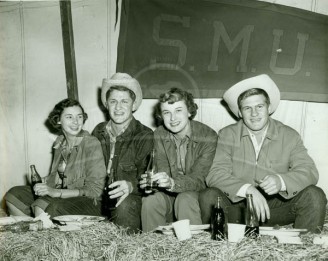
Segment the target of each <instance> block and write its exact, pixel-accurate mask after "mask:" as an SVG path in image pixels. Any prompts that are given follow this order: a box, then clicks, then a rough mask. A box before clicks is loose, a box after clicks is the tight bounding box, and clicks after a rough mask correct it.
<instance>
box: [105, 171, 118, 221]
mask: <svg viewBox="0 0 328 261" xmlns="http://www.w3.org/2000/svg"><path fill="white" fill-rule="evenodd" d="M113 172H114V170H113V169H112V170H111V173H109V174H108V175H107V177H106V181H105V187H104V192H103V196H102V209H103V215H105V216H107V217H108V219H110V218H111V217H112V211H113V210H114V209H115V205H116V203H117V198H110V197H109V196H110V195H109V194H108V192H109V191H112V190H113V189H115V188H109V187H108V186H109V185H110V184H112V183H113V182H114V173H113Z"/></svg>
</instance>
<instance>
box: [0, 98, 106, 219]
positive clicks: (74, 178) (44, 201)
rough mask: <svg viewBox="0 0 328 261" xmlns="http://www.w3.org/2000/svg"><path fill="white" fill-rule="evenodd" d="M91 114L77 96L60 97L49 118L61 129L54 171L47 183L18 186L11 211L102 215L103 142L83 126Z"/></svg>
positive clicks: (9, 202) (9, 196)
mask: <svg viewBox="0 0 328 261" xmlns="http://www.w3.org/2000/svg"><path fill="white" fill-rule="evenodd" d="M87 118H88V115H87V114H86V113H85V112H84V109H83V108H82V106H81V104H80V103H79V102H78V101H76V100H73V99H65V100H62V101H60V102H59V103H58V104H56V106H55V107H54V109H53V110H52V112H51V113H50V114H49V117H48V122H49V123H50V125H51V126H52V127H53V128H55V129H56V130H58V131H59V132H60V135H59V136H58V137H57V139H56V141H55V142H54V146H53V150H54V157H53V161H52V167H51V171H50V174H49V175H48V176H47V177H45V178H43V183H38V184H35V185H34V187H33V190H34V194H35V196H37V197H38V198H37V199H35V197H34V195H33V191H32V188H31V187H30V186H17V187H13V188H12V189H10V190H9V191H8V192H7V194H6V196H5V199H6V203H7V207H8V211H9V214H11V215H28V216H32V215H34V216H38V215H40V214H41V213H43V212H47V213H48V214H49V215H50V216H51V217H55V216H60V215H101V207H100V205H101V204H100V198H101V194H102V190H103V187H104V182H105V176H106V169H105V162H104V157H103V153H102V149H101V145H100V142H99V141H98V139H97V138H95V137H93V136H91V135H90V134H89V133H88V132H87V131H85V130H83V129H82V127H83V124H84V122H85V121H86V119H87Z"/></svg>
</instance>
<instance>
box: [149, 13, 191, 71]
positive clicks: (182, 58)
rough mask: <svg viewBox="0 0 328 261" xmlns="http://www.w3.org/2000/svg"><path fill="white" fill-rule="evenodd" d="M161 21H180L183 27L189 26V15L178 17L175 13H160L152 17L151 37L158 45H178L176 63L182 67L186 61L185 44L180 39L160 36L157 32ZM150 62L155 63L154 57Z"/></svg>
mask: <svg viewBox="0 0 328 261" xmlns="http://www.w3.org/2000/svg"><path fill="white" fill-rule="evenodd" d="M162 21H167V22H174V23H181V24H182V26H183V27H190V17H182V18H180V17H179V16H175V15H165V14H162V15H160V16H157V17H155V19H154V27H153V38H154V40H155V42H156V43H158V44H159V45H167V46H174V47H178V48H179V56H178V63H177V65H178V66H180V67H182V66H184V65H185V63H186V56H187V46H186V45H185V44H184V43H183V42H182V41H181V40H175V39H164V38H160V37H159V32H160V28H161V22H162ZM151 63H156V59H154V60H152V61H151Z"/></svg>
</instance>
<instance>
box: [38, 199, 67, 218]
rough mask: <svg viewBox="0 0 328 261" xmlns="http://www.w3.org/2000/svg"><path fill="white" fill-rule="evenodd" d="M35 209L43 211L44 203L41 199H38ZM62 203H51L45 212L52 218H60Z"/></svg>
mask: <svg viewBox="0 0 328 261" xmlns="http://www.w3.org/2000/svg"><path fill="white" fill-rule="evenodd" d="M39 200H40V204H39V202H38V201H39ZM33 205H35V207H39V208H41V209H42V207H41V205H42V202H41V199H37V200H36V201H35V202H34V204H33ZM59 210H60V203H59V202H56V201H53V202H51V203H49V205H48V206H47V207H46V209H45V210H44V211H45V212H46V213H48V214H49V215H50V216H51V217H56V216H59V215H61V213H60V211H59Z"/></svg>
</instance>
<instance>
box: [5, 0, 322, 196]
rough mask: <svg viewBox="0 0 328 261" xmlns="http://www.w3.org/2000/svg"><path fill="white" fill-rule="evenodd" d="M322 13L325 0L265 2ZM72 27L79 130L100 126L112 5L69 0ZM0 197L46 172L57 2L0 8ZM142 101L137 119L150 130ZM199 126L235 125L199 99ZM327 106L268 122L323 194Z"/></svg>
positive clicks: (301, 108) (59, 73) (55, 83)
mask: <svg viewBox="0 0 328 261" xmlns="http://www.w3.org/2000/svg"><path fill="white" fill-rule="evenodd" d="M267 2H275V3H280V4H285V5H291V6H295V7H298V8H303V9H306V10H312V11H316V12H320V13H323V14H328V1H326V0H302V1H301V0H280V1H272V0H271V1H267ZM72 13H73V26H74V41H75V54H76V63H77V77H78V85H79V97H80V101H81V103H82V104H83V106H84V108H85V109H86V111H87V112H88V114H89V119H88V121H87V122H86V125H85V129H87V130H89V131H91V130H92V129H93V127H94V126H95V125H96V124H97V123H98V122H100V121H102V120H104V115H103V112H102V111H101V110H100V109H99V106H98V103H99V98H98V89H99V87H100V85H101V81H102V78H105V77H108V76H110V75H112V74H113V73H114V72H115V68H116V66H115V65H116V57H117V53H116V47H117V40H118V31H119V24H118V25H117V29H116V31H115V30H114V21H115V20H114V19H115V1H106V0H84V1H73V3H72ZM0 37H1V38H0V39H1V40H0V138H1V139H0V169H1V171H0V198H2V197H3V195H4V194H5V192H6V191H7V190H8V189H9V188H11V187H12V186H15V185H22V184H24V182H25V175H26V173H27V172H28V170H29V169H28V167H29V165H30V164H32V163H34V164H36V166H37V168H38V170H39V172H40V173H41V175H43V176H45V175H46V174H47V173H48V170H49V167H50V163H51V145H52V142H53V140H54V138H55V136H54V135H52V134H49V131H48V129H47V128H46V127H45V125H44V121H45V120H46V118H47V116H48V114H49V112H50V110H51V109H52V108H53V106H54V105H55V103H57V102H58V101H59V100H61V99H63V98H66V97H67V93H66V84H65V69H64V57H63V47H62V37H61V27H60V13H59V5H58V3H57V2H51V1H50V2H49V1H47V2H23V3H21V4H19V3H17V2H8V3H0ZM155 102H156V101H155V100H150V99H148V100H144V101H143V104H142V105H141V107H140V108H139V110H138V111H137V112H136V113H135V116H136V118H138V119H139V120H140V121H141V122H143V123H144V124H146V125H148V126H150V127H152V128H154V125H153V120H152V117H151V115H152V111H151V108H152V106H153V105H154V104H155ZM197 103H198V105H199V107H200V109H199V111H198V115H197V117H196V119H197V120H200V121H202V122H204V123H206V124H208V125H209V126H211V127H212V128H213V129H215V130H219V129H220V128H222V127H224V126H226V125H228V124H230V123H233V122H234V120H233V119H232V118H231V117H230V116H229V114H228V113H227V111H226V109H225V108H224V107H223V106H222V105H221V104H220V99H201V100H197ZM327 115H328V104H318V103H308V102H296V101H282V102H281V104H280V106H279V108H278V110H277V112H276V113H275V114H274V115H273V117H274V118H276V119H279V120H281V121H282V122H284V123H285V124H287V125H289V126H291V127H293V128H295V129H296V130H297V131H299V132H300V133H301V135H302V137H303V139H304V143H305V145H306V147H307V148H308V150H309V153H310V155H311V156H312V157H313V158H314V160H315V162H316V164H317V167H318V169H319V172H320V180H319V183H318V185H319V186H320V187H322V188H323V189H324V191H325V192H326V194H328V163H327V160H326V155H327V154H328V131H327V130H328V116H327Z"/></svg>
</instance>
